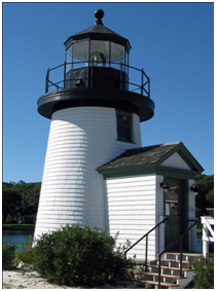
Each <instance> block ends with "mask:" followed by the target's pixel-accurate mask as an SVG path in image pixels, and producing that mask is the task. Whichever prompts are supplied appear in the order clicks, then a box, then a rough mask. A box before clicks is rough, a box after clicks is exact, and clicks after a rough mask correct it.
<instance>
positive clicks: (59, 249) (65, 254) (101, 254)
mask: <svg viewBox="0 0 216 291" xmlns="http://www.w3.org/2000/svg"><path fill="white" fill-rule="evenodd" d="M114 248H115V239H114V238H112V237H108V236H107V235H106V232H105V231H98V230H97V229H93V230H91V229H90V227H88V226H87V227H85V228H82V227H80V226H66V227H63V228H62V229H61V230H59V231H55V232H53V233H51V234H43V235H42V236H41V237H40V239H39V240H37V241H36V245H35V247H34V255H35V261H34V269H35V270H36V271H37V272H38V273H39V274H41V275H42V276H43V277H45V278H48V279H49V280H51V281H52V282H55V283H58V284H66V285H69V286H88V287H95V286H100V285H103V284H115V283H116V282H117V281H119V280H121V279H122V278H123V276H124V259H123V257H122V254H121V251H120V250H117V251H114ZM128 264H129V261H128Z"/></svg>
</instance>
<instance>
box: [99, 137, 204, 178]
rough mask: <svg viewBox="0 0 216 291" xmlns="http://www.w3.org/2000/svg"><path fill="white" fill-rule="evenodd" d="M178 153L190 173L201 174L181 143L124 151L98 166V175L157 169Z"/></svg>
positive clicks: (200, 167)
mask: <svg viewBox="0 0 216 291" xmlns="http://www.w3.org/2000/svg"><path fill="white" fill-rule="evenodd" d="M176 152H177V153H178V154H179V155H180V157H181V158H182V159H183V160H184V162H185V163H186V164H187V165H188V166H189V167H190V169H191V171H194V172H197V173H201V172H202V171H203V168H202V166H201V165H200V164H199V163H198V161H197V160H196V159H195V158H194V157H193V156H192V154H191V153H190V152H189V151H188V150H187V148H186V147H185V146H184V144H183V143H182V142H174V143H166V144H159V145H153V146H147V147H141V148H134V149H129V150H126V151H125V152H124V153H122V154H121V155H119V156H118V157H116V158H115V159H113V160H111V161H110V162H108V163H106V164H104V165H102V166H100V167H99V168H98V169H97V170H98V172H99V173H102V174H104V173H108V172H109V173H110V172H113V171H115V170H116V171H118V172H119V170H121V169H122V170H123V169H124V170H125V169H127V170H128V169H130V168H133V169H135V168H137V169H138V168H140V169H144V168H150V167H152V166H154V167H158V166H160V165H161V164H162V163H163V162H164V161H165V160H167V159H168V158H169V157H170V156H171V155H173V154H174V153H176Z"/></svg>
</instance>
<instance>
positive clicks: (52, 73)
mask: <svg viewBox="0 0 216 291" xmlns="http://www.w3.org/2000/svg"><path fill="white" fill-rule="evenodd" d="M94 67H100V68H112V69H116V71H119V72H120V74H119V82H120V86H119V88H120V89H123V90H125V89H126V90H127V91H131V92H135V93H138V94H141V95H142V96H145V97H148V98H150V78H149V77H148V76H147V75H146V73H145V72H144V70H143V69H138V68H135V67H132V66H129V65H125V64H121V63H113V62H112V63H109V62H107V63H106V64H105V65H104V64H102V63H101V62H95V61H94V62H90V61H89V62H73V63H66V62H65V63H64V64H61V65H59V66H56V67H54V68H52V69H48V70H47V74H46V85H45V93H47V92H50V91H53V90H62V89H64V88H66V82H69V81H74V82H75V83H76V82H79V79H78V78H77V77H76V78H68V77H67V75H68V72H69V71H71V72H73V71H75V70H77V69H81V68H87V70H88V73H87V76H86V77H85V78H84V79H85V81H86V84H87V87H91V84H92V80H93V77H94V76H93V68H94ZM125 76H127V78H125ZM129 76H130V80H129ZM123 83H124V84H123ZM122 85H123V86H122Z"/></svg>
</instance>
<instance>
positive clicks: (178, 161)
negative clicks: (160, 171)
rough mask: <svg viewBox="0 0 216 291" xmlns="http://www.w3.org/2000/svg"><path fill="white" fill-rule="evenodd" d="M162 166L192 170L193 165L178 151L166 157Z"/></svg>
mask: <svg viewBox="0 0 216 291" xmlns="http://www.w3.org/2000/svg"><path fill="white" fill-rule="evenodd" d="M161 166H164V167H170V168H176V169H182V170H192V169H191V167H189V165H188V164H187V163H186V162H185V161H184V160H183V159H182V158H181V157H180V155H179V154H178V153H174V154H173V155H171V156H170V157H169V158H168V159H166V160H165V161H164V162H163V163H161Z"/></svg>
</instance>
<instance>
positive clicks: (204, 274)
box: [191, 254, 214, 289]
mask: <svg viewBox="0 0 216 291" xmlns="http://www.w3.org/2000/svg"><path fill="white" fill-rule="evenodd" d="M191 265H192V268H193V270H194V272H195V277H194V289H214V256H213V254H208V255H207V257H206V258H204V257H200V258H199V259H198V260H196V261H194V262H192V263H191Z"/></svg>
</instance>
